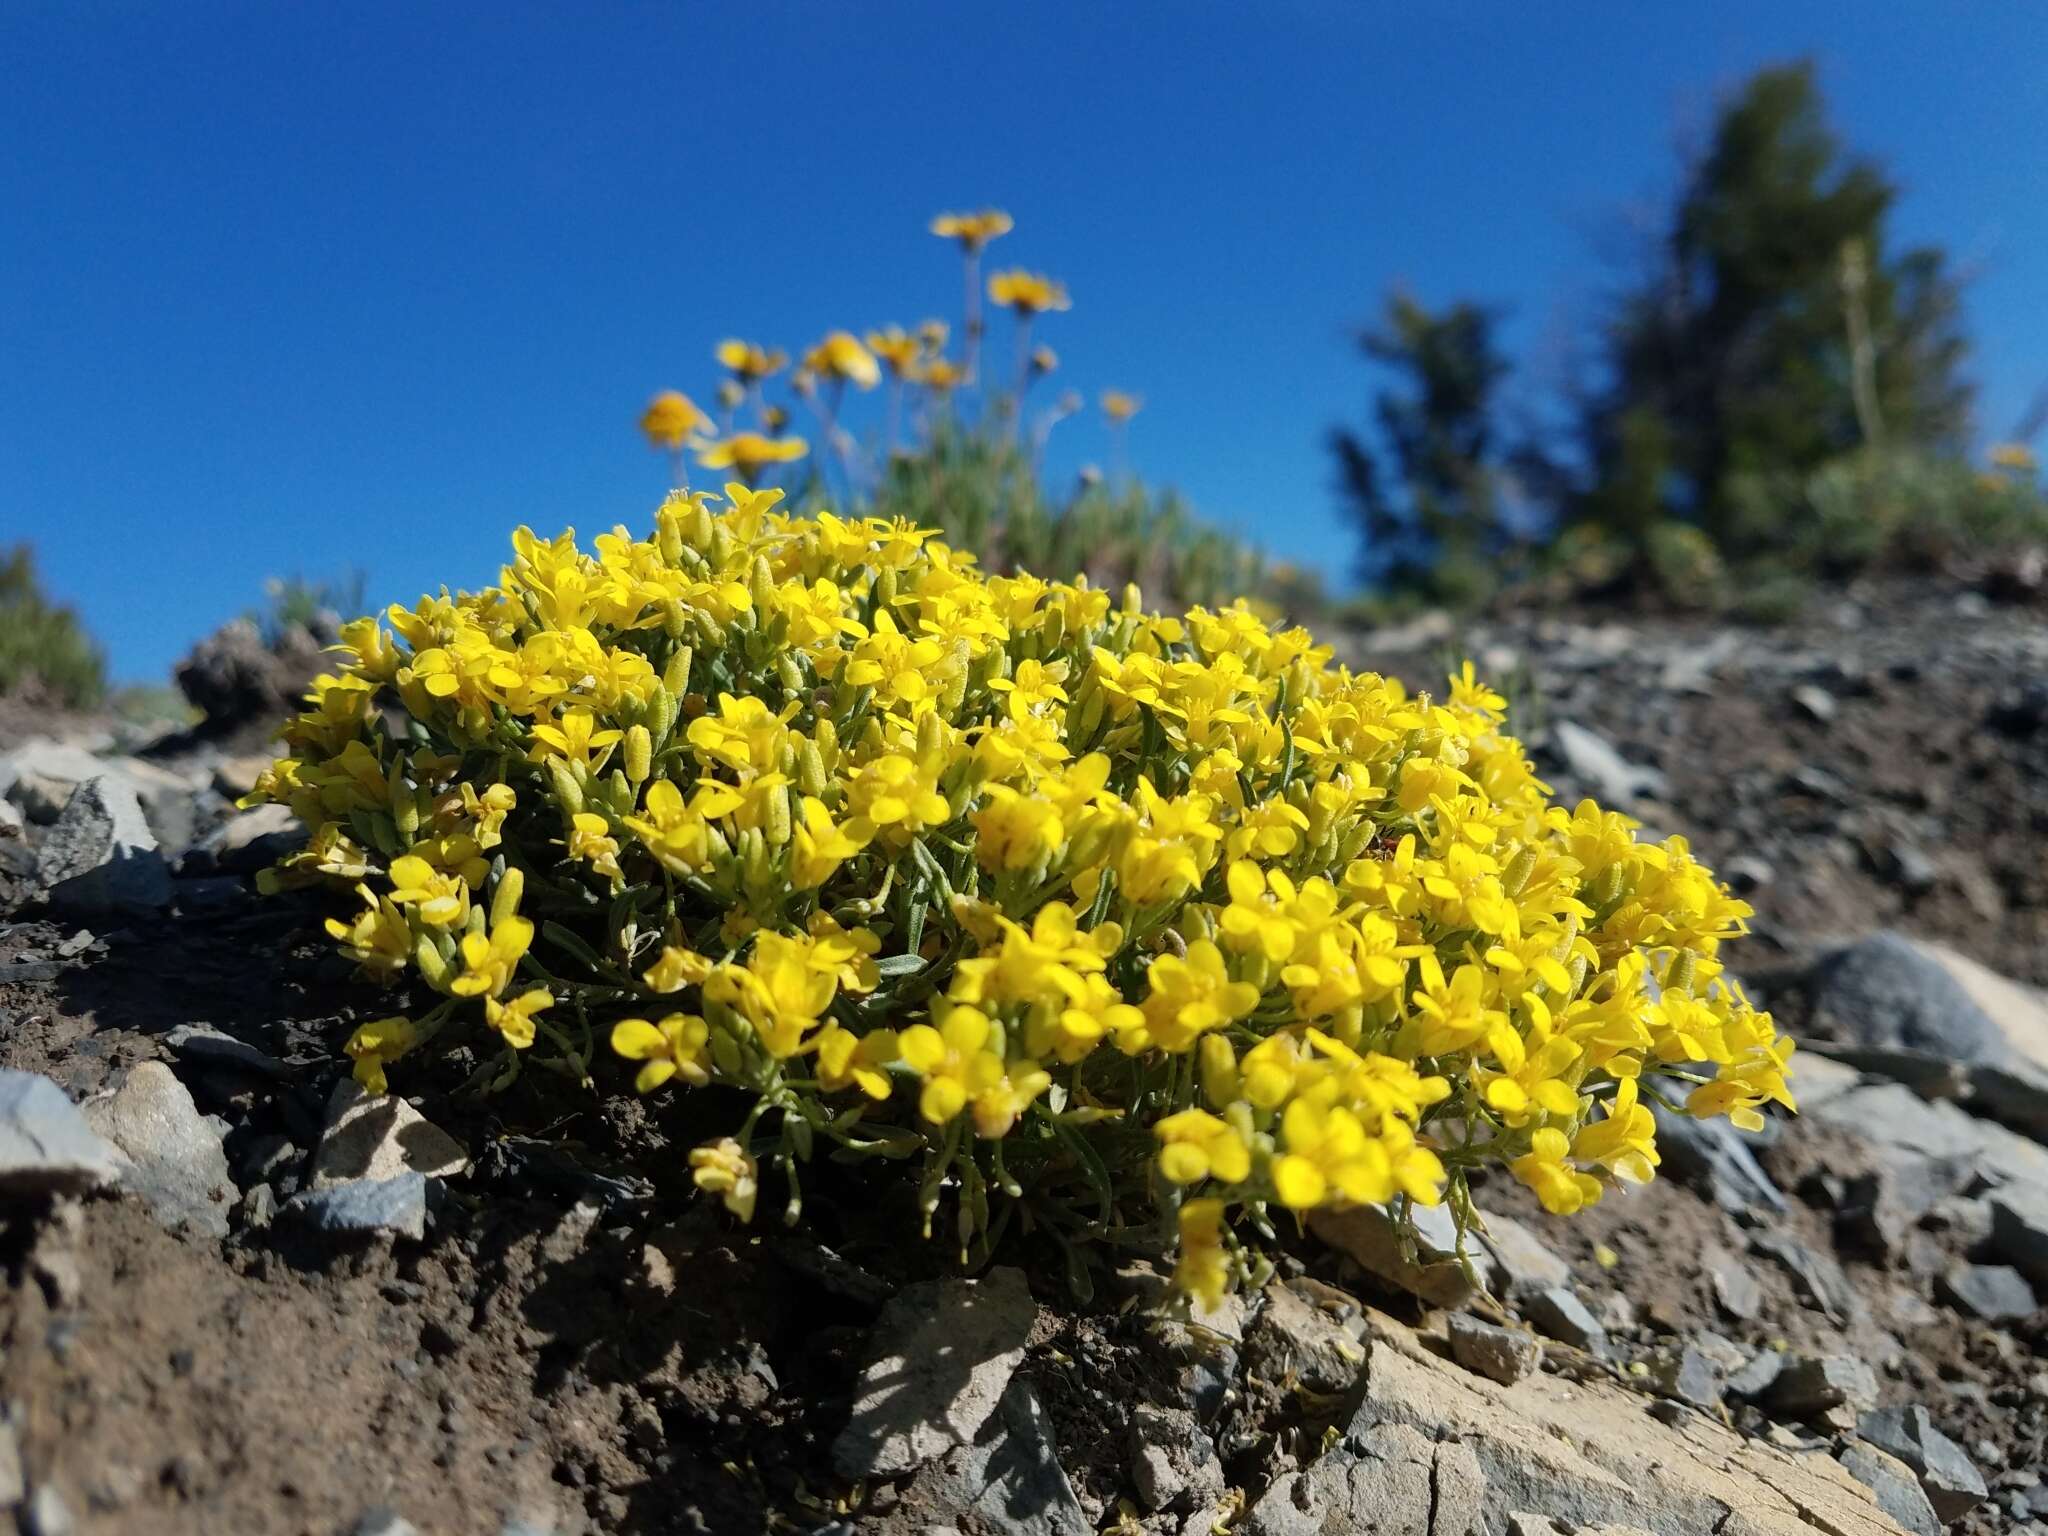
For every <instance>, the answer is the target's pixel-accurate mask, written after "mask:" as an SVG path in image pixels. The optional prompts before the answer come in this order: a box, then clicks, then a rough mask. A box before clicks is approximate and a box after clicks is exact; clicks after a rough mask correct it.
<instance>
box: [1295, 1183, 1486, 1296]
mask: <svg viewBox="0 0 2048 1536" xmlns="http://www.w3.org/2000/svg"><path fill="white" fill-rule="evenodd" d="M1409 1214H1410V1219H1411V1222H1412V1238H1413V1246H1412V1249H1411V1250H1410V1251H1408V1252H1404V1251H1403V1247H1404V1243H1405V1242H1406V1241H1407V1238H1408V1234H1404V1232H1403V1231H1402V1227H1401V1223H1400V1222H1399V1221H1398V1220H1396V1218H1395V1217H1394V1215H1393V1214H1392V1213H1391V1212H1390V1211H1388V1210H1387V1209H1386V1208H1385V1207H1384V1206H1378V1205H1355V1206H1352V1207H1350V1208H1349V1209H1346V1210H1329V1209H1324V1210H1316V1211H1311V1212H1309V1217H1308V1225H1309V1230H1310V1231H1311V1232H1313V1233H1315V1235H1316V1236H1317V1237H1319V1238H1321V1239H1322V1240H1323V1241H1324V1242H1325V1243H1328V1244H1329V1245H1330V1246H1331V1247H1332V1248H1335V1249H1337V1250H1338V1251H1339V1252H1340V1253H1344V1254H1347V1255H1349V1256H1350V1257H1351V1259H1352V1260H1353V1261H1354V1262H1355V1263H1356V1264H1357V1265H1358V1266H1359V1267H1360V1268H1361V1269H1363V1270H1365V1271H1366V1272H1367V1273H1368V1274H1372V1275H1376V1276H1378V1277H1379V1278H1380V1279H1382V1280H1384V1281H1386V1282H1388V1283H1389V1284H1390V1285H1394V1286H1398V1287H1399V1288H1400V1289H1402V1290H1404V1291H1408V1292H1410V1293H1411V1294H1413V1295H1416V1296H1420V1297H1421V1298H1422V1299H1423V1300H1424V1301H1426V1302H1428V1303H1430V1305H1432V1306H1438V1307H1453V1308H1455V1307H1462V1306H1463V1305H1464V1304H1465V1303H1466V1302H1468V1301H1470V1300H1471V1299H1472V1297H1473V1296H1474V1295H1475V1294H1477V1287H1476V1286H1475V1285H1474V1284H1473V1281H1472V1277H1471V1276H1469V1275H1467V1274H1466V1273H1465V1269H1464V1267H1463V1266H1462V1265H1461V1264H1459V1262H1458V1258H1457V1252H1458V1237H1457V1228H1456V1226H1455V1225H1454V1223H1453V1222H1452V1219H1451V1213H1450V1211H1449V1209H1448V1208H1447V1207H1444V1206H1440V1205H1439V1206H1414V1207H1412V1208H1411V1209H1410V1213H1409ZM1481 1252H1483V1250H1481V1249H1480V1248H1479V1246H1478V1243H1477V1242H1476V1241H1474V1242H1473V1243H1471V1244H1470V1247H1469V1249H1468V1254H1469V1256H1471V1257H1474V1258H1475V1259H1476V1258H1477V1257H1478V1255H1479V1254H1480V1253H1481Z"/></svg>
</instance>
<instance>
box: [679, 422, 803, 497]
mask: <svg viewBox="0 0 2048 1536" xmlns="http://www.w3.org/2000/svg"><path fill="white" fill-rule="evenodd" d="M810 451H811V445H810V444H809V443H807V442H805V441H804V440H803V439H802V438H800V437H764V436H763V435H762V434H761V433H759V432H735V433H733V434H732V436H730V437H720V438H710V439H707V440H705V441H702V442H699V443H698V444H697V462H698V463H699V464H701V465H703V466H704V467H705V468H706V469H731V470H737V471H738V472H739V473H740V474H741V475H742V476H743V477H745V479H746V480H747V482H748V484H752V483H753V482H754V480H755V479H757V478H758V477H759V476H760V473H761V471H762V470H764V469H766V468H767V467H768V466H769V465H771V464H793V463H795V462H796V461H797V460H798V459H800V458H802V457H803V456H804V455H805V454H807V453H809V452H810Z"/></svg>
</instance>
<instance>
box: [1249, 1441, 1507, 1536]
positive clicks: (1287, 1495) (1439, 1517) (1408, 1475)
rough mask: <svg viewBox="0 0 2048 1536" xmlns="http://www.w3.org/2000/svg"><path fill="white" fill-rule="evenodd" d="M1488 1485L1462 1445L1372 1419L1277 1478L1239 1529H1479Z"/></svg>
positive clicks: (1415, 1535)
mask: <svg viewBox="0 0 2048 1536" xmlns="http://www.w3.org/2000/svg"><path fill="white" fill-rule="evenodd" d="M1444 1463H1448V1465H1444ZM1485 1486H1486V1481H1485V1475H1484V1474H1483V1473H1482V1472H1481V1471H1480V1470H1479V1467H1478V1464H1477V1460H1476V1458H1474V1457H1473V1455H1472V1453H1471V1451H1470V1450H1469V1449H1467V1448H1466V1447H1465V1446H1462V1445H1456V1444H1452V1445H1438V1444H1437V1443H1435V1442H1434V1441H1432V1440H1431V1439H1430V1438H1429V1436H1428V1435H1427V1434H1426V1433H1424V1432H1422V1431H1419V1430H1417V1429H1416V1428H1414V1427H1413V1426H1411V1425H1407V1424H1375V1425H1371V1426H1368V1427H1366V1428H1364V1429H1361V1430H1360V1431H1359V1432H1358V1434H1357V1435H1356V1436H1354V1437H1352V1438H1351V1439H1349V1440H1348V1441H1347V1442H1346V1443H1345V1445H1344V1446H1343V1447H1342V1448H1341V1449H1338V1450H1333V1451H1331V1452H1330V1453H1329V1454H1328V1455H1325V1456H1322V1457H1319V1458H1318V1459H1317V1460H1316V1461H1315V1462H1314V1463H1313V1464H1312V1465H1311V1466H1309V1467H1308V1468H1307V1469H1306V1470H1305V1471H1302V1472H1298V1473H1296V1472H1288V1473H1283V1474H1282V1475H1281V1476H1280V1477H1278V1478H1276V1479H1275V1480H1274V1482H1273V1485H1272V1486H1271V1487H1270V1488H1268V1489H1267V1490H1266V1493H1265V1495H1264V1497H1262V1498H1261V1499H1260V1500H1259V1502H1258V1503H1256V1504H1255V1505H1253V1506H1252V1508H1251V1510H1250V1512H1249V1513H1248V1514H1247V1515H1246V1517H1245V1520H1244V1522H1243V1524H1242V1526H1241V1527H1240V1529H1241V1530H1242V1531H1243V1532H1244V1533H1245V1536H1339V1533H1344V1536H1349V1533H1351V1532H1354V1531H1373V1532H1381V1533H1386V1536H1465V1533H1468V1532H1476V1531H1478V1530H1480V1529H1482V1527H1481V1525H1480V1523H1479V1516H1480V1511H1479V1500H1480V1499H1481V1497H1483V1494H1484V1490H1485ZM1445 1493H1448V1494H1449V1496H1450V1497H1449V1499H1448V1500H1446V1499H1444V1498H1443V1497H1442V1495H1443V1494H1445ZM1447 1506H1448V1507H1447Z"/></svg>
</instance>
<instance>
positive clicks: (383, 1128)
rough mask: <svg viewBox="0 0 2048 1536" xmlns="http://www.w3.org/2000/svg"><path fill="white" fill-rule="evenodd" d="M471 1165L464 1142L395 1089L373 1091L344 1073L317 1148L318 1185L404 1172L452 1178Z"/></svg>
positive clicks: (314, 1182) (314, 1175) (315, 1181)
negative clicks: (400, 1095) (391, 1091)
mask: <svg viewBox="0 0 2048 1536" xmlns="http://www.w3.org/2000/svg"><path fill="white" fill-rule="evenodd" d="M468 1166H469V1154H468V1152H467V1151H465V1150H464V1149H463V1146H462V1143H461V1142H459V1141H457V1140H456V1139H455V1138H454V1137H453V1136H450V1135H449V1134H448V1133H447V1132H446V1131H444V1130H442V1129H441V1128H440V1127H439V1126H438V1125H435V1124H434V1123H433V1122H432V1121H430V1120H429V1119H427V1118H426V1116H424V1115H422V1114H421V1113H420V1112H419V1111H418V1110H416V1109H414V1108H413V1107H412V1105H410V1104H408V1103H407V1102H406V1101H405V1100H404V1099H401V1098H400V1097H399V1096H398V1095H397V1094H395V1093H386V1094H378V1095H374V1096H373V1095H371V1094H369V1093H366V1092H364V1090H363V1088H362V1085H361V1084H359V1083H357V1082H355V1081H353V1080H352V1079H349V1078H343V1079H342V1081H341V1082H340V1083H339V1084H337V1085H336V1087H335V1090H334V1093H333V1095H332V1096H331V1097H330V1098H329V1099H328V1101H327V1127H326V1129H325V1130H324V1131H323V1132H322V1133H321V1136H320V1142H319V1145H318V1146H316V1147H314V1149H313V1169H312V1177H311V1180H310V1183H311V1186H312V1187H313V1188H314V1189H325V1188H327V1187H328V1186H330V1185H334V1184H346V1183H350V1182H352V1181H355V1180H358V1179H393V1178H396V1177H398V1175H400V1174H401V1173H408V1172H410V1173H420V1174H425V1175H426V1176H427V1177H429V1178H441V1179H452V1178H454V1177H455V1176H456V1175H457V1174H459V1173H461V1172H462V1171H463V1170H464V1169H465V1168H467V1167H468Z"/></svg>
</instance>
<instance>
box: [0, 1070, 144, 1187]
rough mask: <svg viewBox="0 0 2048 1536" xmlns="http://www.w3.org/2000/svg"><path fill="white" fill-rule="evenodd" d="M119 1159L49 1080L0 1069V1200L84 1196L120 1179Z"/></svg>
mask: <svg viewBox="0 0 2048 1536" xmlns="http://www.w3.org/2000/svg"><path fill="white" fill-rule="evenodd" d="M120 1173H121V1155H120V1153H119V1152H118V1151H116V1150H115V1148H114V1147H113V1146H112V1145H111V1144H110V1143H108V1142H107V1140H106V1139H105V1138H104V1137H102V1136H101V1135H100V1134H99V1133H98V1132H97V1131H95V1130H93V1128H92V1127H91V1126H90V1125H89V1124H87V1123H86V1119H85V1116H83V1115H82V1114H80V1113H79V1110H78V1106H77V1105H76V1104H73V1103H72V1102H71V1099H70V1097H69V1096H68V1095H67V1094H66V1093H65V1092H64V1090H63V1089H62V1088H59V1087H58V1086H57V1085H56V1084H55V1083H53V1082H51V1081H50V1080H49V1079H48V1078H47V1077H44V1076H42V1075H41V1074H39V1073H35V1072H16V1071H13V1070H11V1069H0V1195H5V1196H8V1197H11V1198H14V1199H21V1198H24V1197H27V1198H33V1197H36V1196H40V1195H82V1194H84V1193H86V1192H87V1191H88V1190H93V1189H98V1188H100V1187H102V1186H103V1185H107V1184H112V1183H113V1182H115V1180H116V1179H118V1178H119V1177H120Z"/></svg>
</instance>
